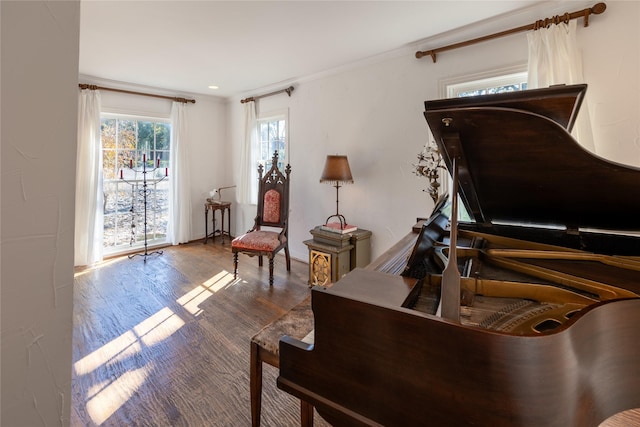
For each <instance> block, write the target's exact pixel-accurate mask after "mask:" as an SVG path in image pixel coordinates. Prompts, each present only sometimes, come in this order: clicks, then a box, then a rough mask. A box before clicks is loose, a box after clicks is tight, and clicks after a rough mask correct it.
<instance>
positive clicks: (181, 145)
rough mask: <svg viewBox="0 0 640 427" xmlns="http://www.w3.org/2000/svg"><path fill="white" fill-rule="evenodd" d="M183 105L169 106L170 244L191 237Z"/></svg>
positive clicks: (183, 241)
mask: <svg viewBox="0 0 640 427" xmlns="http://www.w3.org/2000/svg"><path fill="white" fill-rule="evenodd" d="M188 154H189V153H188V134H187V106H186V104H184V103H182V102H174V103H173V105H172V107H171V154H170V166H171V168H170V170H169V178H170V182H169V200H170V204H169V223H168V226H167V239H168V240H169V241H170V242H171V244H173V245H178V244H180V243H187V242H188V241H189V240H190V239H191V180H190V178H189V162H188Z"/></svg>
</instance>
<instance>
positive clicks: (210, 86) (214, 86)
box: [209, 85, 218, 89]
mask: <svg viewBox="0 0 640 427" xmlns="http://www.w3.org/2000/svg"><path fill="white" fill-rule="evenodd" d="M209 89H218V86H216V85H209Z"/></svg>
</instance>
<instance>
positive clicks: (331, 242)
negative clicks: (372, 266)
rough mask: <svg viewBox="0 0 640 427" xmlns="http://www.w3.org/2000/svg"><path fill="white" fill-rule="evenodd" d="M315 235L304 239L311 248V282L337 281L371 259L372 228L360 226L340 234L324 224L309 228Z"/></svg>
mask: <svg viewBox="0 0 640 427" xmlns="http://www.w3.org/2000/svg"><path fill="white" fill-rule="evenodd" d="M310 233H311V235H312V236H313V239H310V240H306V241H305V242H304V244H305V245H307V247H308V249H309V282H308V283H309V286H316V285H318V286H323V285H327V284H329V283H335V282H337V281H338V280H339V279H340V278H341V277H342V276H344V275H345V274H347V273H348V272H349V271H351V270H353V269H354V268H356V267H365V266H366V265H367V264H369V262H370V261H371V231H369V230H364V229H361V228H359V229H357V230H355V231H352V232H350V233H345V234H340V233H336V232H333V231H326V230H323V229H322V226H317V227H315V228H314V229H313V230H310Z"/></svg>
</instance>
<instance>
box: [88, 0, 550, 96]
mask: <svg viewBox="0 0 640 427" xmlns="http://www.w3.org/2000/svg"><path fill="white" fill-rule="evenodd" d="M536 3H542V2H541V1H536V0H518V1H479V0H476V1H451V0H450V1H427V0H422V1H412V2H408V1H397V0H387V1H365V0H360V1H214V0H209V1H204V0H201V1H119V0H110V1H97V0H82V2H81V27H80V69H79V71H80V74H81V76H89V77H94V78H98V79H105V80H111V81H115V82H124V83H132V84H136V85H144V86H149V87H154V88H161V89H167V90H172V91H177V92H180V93H176V95H179V94H187V93H191V94H207V95H215V96H221V97H230V96H237V95H243V94H247V93H249V92H251V91H259V90H261V89H265V88H268V87H272V86H275V85H277V84H289V83H290V82H294V81H296V80H297V79H302V78H305V77H309V76H313V75H316V74H320V73H326V72H330V71H331V70H334V69H336V68H341V67H345V66H349V64H354V63H358V62H361V61H365V60H369V59H371V58H375V57H376V56H379V55H384V54H387V53H389V52H393V51H397V50H398V49H403V48H405V49H406V48H407V47H413V48H416V47H420V48H421V49H424V48H427V46H422V45H420V42H421V41H423V42H424V41H425V40H426V39H429V38H432V37H434V36H437V35H439V34H443V33H447V32H450V31H452V30H454V29H457V28H461V27H465V26H469V25H471V24H473V23H477V22H481V21H485V20H487V19H489V18H491V17H495V16H499V15H504V14H508V13H512V12H514V11H518V10H522V9H524V8H527V7H529V6H531V5H532V4H536ZM501 29H507V28H501ZM428 47H429V48H435V47H439V46H428ZM425 60H426V59H425ZM210 85H215V86H218V87H219V88H218V89H215V90H213V89H209V88H208V86H210Z"/></svg>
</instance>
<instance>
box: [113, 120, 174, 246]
mask: <svg viewBox="0 0 640 427" xmlns="http://www.w3.org/2000/svg"><path fill="white" fill-rule="evenodd" d="M101 122H102V123H101V141H102V165H103V193H104V250H105V253H110V254H113V253H116V252H123V251H124V250H128V249H130V248H132V247H133V248H139V247H142V246H143V245H144V242H145V234H144V231H145V224H144V223H145V208H146V222H147V227H146V229H147V236H146V237H147V244H149V243H151V244H154V243H164V242H165V241H166V236H167V220H168V213H169V179H170V178H167V177H166V176H165V175H166V168H168V167H169V150H170V139H171V124H170V123H169V121H168V120H161V119H141V118H133V117H124V116H114V115H102V120H101ZM143 160H144V161H145V162H144V166H145V168H146V172H147V173H146V179H147V205H146V207H145V205H144V189H143V182H144V181H143V178H144V174H143V172H142V171H143Z"/></svg>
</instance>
